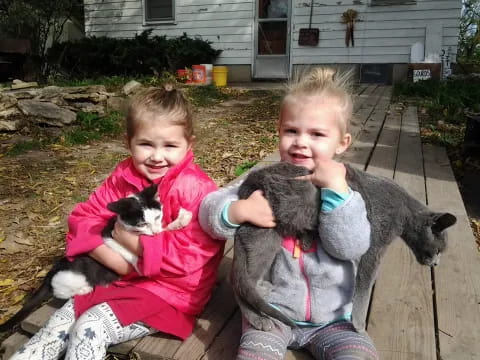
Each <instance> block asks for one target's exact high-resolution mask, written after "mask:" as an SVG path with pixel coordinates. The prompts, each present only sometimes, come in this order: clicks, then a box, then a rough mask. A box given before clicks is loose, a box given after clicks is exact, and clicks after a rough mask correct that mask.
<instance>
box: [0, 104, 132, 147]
mask: <svg viewBox="0 0 480 360" xmlns="http://www.w3.org/2000/svg"><path fill="white" fill-rule="evenodd" d="M123 119H124V115H123V114H122V113H120V112H110V113H108V114H106V115H105V116H99V115H97V114H92V113H84V112H79V113H77V120H76V123H75V125H73V126H72V127H71V128H69V129H68V130H66V131H65V132H64V133H63V134H62V135H60V136H57V137H48V136H44V135H37V137H38V138H39V139H35V140H28V141H21V142H18V143H16V144H14V145H13V146H12V147H11V148H10V149H9V150H8V151H7V155H9V156H16V155H20V154H23V153H26V152H28V151H31V150H40V149H43V148H45V147H46V146H48V145H52V144H56V143H61V144H62V145H67V146H74V145H81V144H87V143H89V142H91V141H98V140H100V139H102V138H104V137H106V136H115V135H118V134H120V133H122V132H123Z"/></svg>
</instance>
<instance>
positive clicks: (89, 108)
mask: <svg viewBox="0 0 480 360" xmlns="http://www.w3.org/2000/svg"><path fill="white" fill-rule="evenodd" d="M72 105H73V107H74V108H75V109H76V110H80V111H83V112H87V113H96V114H98V115H104V114H105V107H104V106H103V105H101V104H92V103H89V102H76V103H73V104H72Z"/></svg>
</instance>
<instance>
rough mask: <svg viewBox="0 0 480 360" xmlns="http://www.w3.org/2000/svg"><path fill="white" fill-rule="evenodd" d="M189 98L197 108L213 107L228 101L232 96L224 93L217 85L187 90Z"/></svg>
mask: <svg viewBox="0 0 480 360" xmlns="http://www.w3.org/2000/svg"><path fill="white" fill-rule="evenodd" d="M187 94H188V98H189V100H190V101H191V103H192V104H193V105H195V106H203V107H205V106H211V105H214V104H216V103H219V102H220V101H224V100H227V99H229V98H230V97H231V95H230V94H227V93H224V92H222V90H221V89H219V88H218V87H216V86H215V85H207V86H194V87H193V86H192V87H190V88H188V90H187Z"/></svg>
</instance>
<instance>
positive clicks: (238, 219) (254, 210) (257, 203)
mask: <svg viewBox="0 0 480 360" xmlns="http://www.w3.org/2000/svg"><path fill="white" fill-rule="evenodd" d="M228 219H229V220H230V221H231V222H232V223H234V224H242V223H244V222H249V223H251V224H253V225H256V226H259V227H266V228H272V227H275V218H274V216H273V212H272V209H271V208H270V205H269V203H268V201H267V199H265V197H264V196H263V193H262V191H261V190H256V191H254V192H253V193H252V194H251V195H250V196H249V197H248V199H244V200H237V201H234V202H233V203H232V205H230V208H229V209H228Z"/></svg>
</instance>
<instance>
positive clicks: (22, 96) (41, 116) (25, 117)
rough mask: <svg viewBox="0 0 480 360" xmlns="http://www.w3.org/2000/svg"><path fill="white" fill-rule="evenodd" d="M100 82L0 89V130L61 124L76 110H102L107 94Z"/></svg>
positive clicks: (58, 125) (71, 121)
mask: <svg viewBox="0 0 480 360" xmlns="http://www.w3.org/2000/svg"><path fill="white" fill-rule="evenodd" d="M114 95H115V94H111V93H108V92H107V91H106V89H105V86H103V85H92V86H78V87H58V86H47V87H44V88H19V89H3V90H0V131H16V130H20V129H21V128H23V127H24V126H29V125H48V126H57V127H63V126H66V125H69V124H71V123H73V122H74V121H75V119H76V117H77V112H79V111H83V112H90V113H97V114H99V115H103V114H105V111H106V109H107V103H108V100H109V98H110V97H115V96H114Z"/></svg>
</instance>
